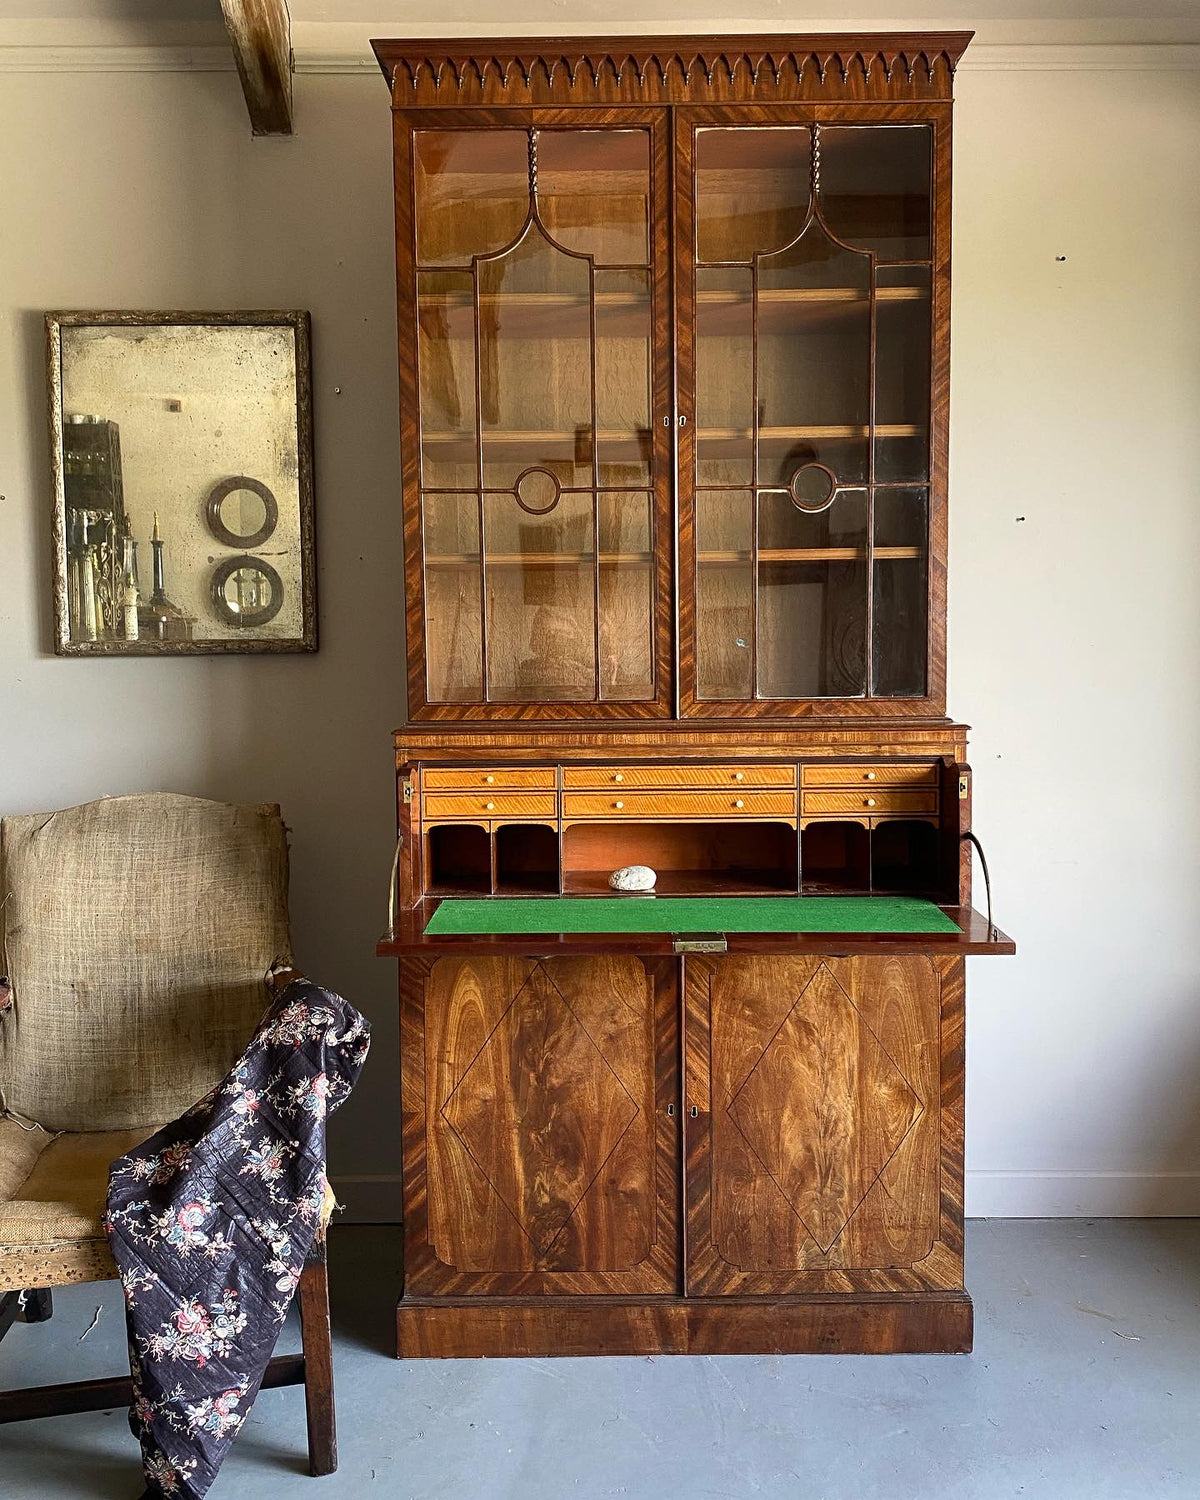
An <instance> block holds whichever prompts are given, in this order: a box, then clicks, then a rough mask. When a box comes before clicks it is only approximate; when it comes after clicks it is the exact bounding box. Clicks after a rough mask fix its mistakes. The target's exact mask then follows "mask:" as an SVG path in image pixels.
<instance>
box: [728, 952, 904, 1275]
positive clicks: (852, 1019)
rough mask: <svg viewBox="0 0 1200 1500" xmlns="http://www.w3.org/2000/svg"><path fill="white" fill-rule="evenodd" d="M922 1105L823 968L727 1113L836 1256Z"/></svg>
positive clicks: (796, 1209)
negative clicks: (838, 1245)
mask: <svg viewBox="0 0 1200 1500" xmlns="http://www.w3.org/2000/svg"><path fill="white" fill-rule="evenodd" d="M921 1110H922V1104H921V1101H920V1100H919V1099H918V1098H917V1096H916V1094H915V1093H914V1092H913V1090H912V1089H911V1088H910V1086H909V1084H908V1083H907V1081H906V1080H905V1078H904V1077H903V1075H902V1074H901V1073H900V1071H899V1069H898V1068H897V1067H896V1065H895V1063H893V1062H892V1060H891V1058H890V1057H889V1056H888V1055H887V1053H886V1052H885V1051H884V1050H883V1048H882V1047H881V1046H880V1044H879V1041H878V1039H877V1038H876V1036H875V1033H874V1032H873V1031H872V1030H871V1028H870V1027H869V1026H868V1025H867V1023H866V1021H864V1020H863V1018H862V1016H861V1014H860V1013H859V1011H858V1010H857V1009H856V1007H855V1006H854V1005H853V1003H852V1002H851V1000H850V998H849V996H848V995H847V994H846V992H845V990H843V989H842V987H841V985H839V984H838V982H837V980H836V979H835V978H834V977H833V975H832V974H831V973H830V971H829V969H828V968H826V967H825V966H824V965H822V966H821V967H820V968H819V969H818V970H817V972H816V973H815V974H814V975H813V977H812V979H811V981H810V982H809V984H808V985H807V986H806V988H805V989H804V991H803V993H802V994H801V995H800V996H799V998H798V999H797V1000H796V1003H795V1004H794V1005H793V1006H792V1008H791V1010H790V1011H789V1012H788V1014H787V1017H786V1019H785V1020H784V1022H783V1024H782V1025H781V1026H780V1028H779V1030H778V1031H777V1032H776V1033H775V1035H774V1037H773V1038H772V1039H771V1041H770V1042H769V1043H768V1045H767V1047H766V1048H765V1050H764V1051H763V1054H762V1056H761V1057H760V1058H759V1060H758V1062H757V1063H756V1064H755V1065H754V1067H753V1069H752V1070H751V1072H750V1074H749V1076H748V1077H747V1078H746V1081H745V1082H744V1083H743V1084H742V1086H741V1088H740V1089H739V1090H738V1092H737V1093H736V1095H735V1096H734V1097H733V1099H732V1100H731V1101H730V1103H729V1106H728V1113H729V1116H730V1118H731V1119H732V1120H733V1121H734V1123H735V1124H736V1126H737V1128H738V1129H739V1130H740V1131H741V1133H742V1135H743V1136H744V1137H745V1138H746V1140H747V1141H748V1142H749V1144H750V1146H751V1147H752V1148H753V1150H754V1151H755V1153H756V1154H757V1155H758V1157H759V1159H760V1160H761V1161H762V1163H763V1165H764V1166H765V1167H766V1169H767V1171H768V1172H769V1173H770V1174H771V1177H772V1179H773V1180H774V1182H775V1183H776V1185H777V1186H778V1188H779V1189H780V1191H781V1192H782V1193H783V1195H784V1197H785V1198H786V1199H787V1201H788V1203H789V1204H791V1206H792V1209H793V1211H794V1212H795V1213H796V1215H797V1216H798V1217H799V1219H800V1220H801V1222H802V1223H803V1225H804V1227H805V1229H806V1230H807V1231H808V1233H809V1234H810V1235H812V1237H813V1239H814V1240H816V1242H817V1244H818V1245H819V1246H820V1248H821V1250H822V1252H823V1253H828V1251H829V1250H830V1248H831V1247H832V1245H833V1244H834V1242H835V1241H836V1240H837V1238H838V1236H839V1235H840V1234H841V1233H842V1231H843V1230H844V1229H845V1227H846V1225H847V1224H848V1223H849V1222H850V1220H851V1219H852V1218H853V1217H854V1214H855V1211H856V1210H857V1208H858V1206H859V1204H860V1203H861V1202H862V1200H863V1199H864V1197H865V1196H866V1194H867V1193H868V1192H869V1191H870V1188H871V1186H872V1184H873V1183H874V1181H875V1179H876V1178H877V1177H878V1176H879V1174H880V1172H882V1170H883V1168H884V1167H885V1166H886V1165H887V1162H888V1160H889V1158H890V1157H891V1156H892V1154H893V1153H894V1152H895V1150H896V1148H897V1147H898V1146H899V1145H900V1143H901V1141H903V1139H904V1137H905V1136H906V1135H907V1134H908V1132H909V1130H910V1129H911V1128H912V1126H913V1124H914V1122H915V1121H916V1120H917V1119H918V1117H919V1116H920V1114H921Z"/></svg>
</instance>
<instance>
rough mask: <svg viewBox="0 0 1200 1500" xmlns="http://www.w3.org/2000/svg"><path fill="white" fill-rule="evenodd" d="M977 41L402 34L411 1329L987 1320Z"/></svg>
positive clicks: (644, 1347) (490, 1346)
mask: <svg viewBox="0 0 1200 1500" xmlns="http://www.w3.org/2000/svg"><path fill="white" fill-rule="evenodd" d="M968 40H969V36H968V34H965V33H946V34H937V35H910V34H904V35H885V36H852V37H846V36H779V37H768V36H760V37H742V38H710V37H700V38H696V37H652V38H647V37H639V38H621V39H593V38H588V39H581V38H577V39H572V40H561V39H560V40H554V41H548V42H532V41H531V42H513V41H494V40H493V41H477V42H461V43H450V42H446V41H437V42H434V41H417V42H406V41H388V42H378V43H376V44H375V50H376V52H377V54H378V57H379V60H380V63H381V64H382V66H383V70H384V73H385V75H386V77H387V79H388V82H389V84H390V86H391V90H392V107H393V118H394V125H395V182H396V254H397V261H398V271H399V281H398V285H399V347H400V437H401V455H402V465H403V522H404V537H405V604H406V619H407V634H408V715H409V723H408V726H407V727H406V728H404V729H402V730H400V731H399V732H398V733H397V735H396V764H397V773H398V776H397V785H398V810H399V843H398V847H397V861H396V868H395V877H394V880H393V890H392V895H391V902H390V908H389V929H388V931H387V932H386V933H385V935H384V937H383V938H382V939H381V941H380V944H379V952H380V953H381V954H384V955H390V956H395V957H397V958H398V959H399V966H400V986H401V1006H402V1028H401V1048H402V1059H401V1098H400V1106H401V1114H402V1119H403V1153H404V1203H405V1283H404V1295H403V1298H402V1300H401V1302H400V1305H399V1310H398V1350H399V1353H400V1354H401V1355H404V1356H422V1355H505V1354H539V1355H541V1354H586V1353H606V1354H608V1353H634V1352H637V1353H655V1352H672V1351H693V1352H700V1351H703V1352H710V1353H715V1352H722V1351H727V1352H731V1353H735V1352H753V1351H763V1352H768V1351H783V1352H813V1351H822V1350H832V1351H843V1352H847V1351H867V1352H887V1351H893V1350H895V1351H910V1352H913V1351H938V1350H945V1351H961V1350H967V1349H969V1348H970V1346H971V1303H970V1299H969V1297H968V1296H967V1293H966V1291H965V1289H964V1286H963V1220H962V1185H963V1040H964V1029H963V1027H964V1017H963V969H964V959H965V958H966V956H967V955H969V954H983V953H991V954H1000V953H1011V952H1013V944H1012V942H1011V941H1010V940H1009V939H1008V938H1006V937H1005V936H1004V935H1003V934H1002V933H1000V932H999V931H998V930H997V929H996V928H995V927H994V926H993V925H992V923H991V919H990V913H989V915H988V917H987V918H984V917H983V916H981V915H980V914H978V913H977V912H975V911H974V910H973V909H972V907H971V892H970V879H971V848H970V838H971V835H970V810H971V775H970V771H969V769H968V768H967V766H966V764H965V763H964V762H965V755H966V730H965V727H964V726H963V725H961V724H955V723H953V722H952V721H951V720H949V719H948V718H947V717H946V713H945V640H946V451H947V428H948V390H949V367H948V360H949V349H950V338H949V328H950V121H951V94H952V83H953V77H954V69H955V64H956V63H957V61H958V58H959V56H960V55H961V53H962V51H963V49H964V47H965V46H966V44H967V42H968ZM633 863H642V864H648V865H650V866H652V867H653V868H654V869H655V870H656V871H657V872H658V884H657V889H656V893H655V894H654V895H622V896H612V895H611V893H609V894H608V895H607V896H606V892H607V891H608V887H607V880H608V875H609V873H610V872H611V871H612V870H613V869H614V868H616V867H618V866H621V865H627V864H633Z"/></svg>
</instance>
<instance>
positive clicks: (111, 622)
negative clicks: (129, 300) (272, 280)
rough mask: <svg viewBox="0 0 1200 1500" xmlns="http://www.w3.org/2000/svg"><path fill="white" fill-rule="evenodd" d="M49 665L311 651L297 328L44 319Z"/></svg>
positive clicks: (306, 370) (269, 320) (298, 321)
mask: <svg viewBox="0 0 1200 1500" xmlns="http://www.w3.org/2000/svg"><path fill="white" fill-rule="evenodd" d="M46 352H47V364H48V377H49V409H50V453H51V467H52V472H53V479H54V649H55V651H56V653H57V654H58V655H60V656H96V655H99V656H160V655H209V654H222V653H230V652H236V653H246V652H258V651H271V652H277V651H315V650H316V649H317V587H316V554H315V537H314V522H313V464H312V366H311V353H310V341H309V316H308V313H307V312H216V313H212V312H54V313H48V314H47V315H46Z"/></svg>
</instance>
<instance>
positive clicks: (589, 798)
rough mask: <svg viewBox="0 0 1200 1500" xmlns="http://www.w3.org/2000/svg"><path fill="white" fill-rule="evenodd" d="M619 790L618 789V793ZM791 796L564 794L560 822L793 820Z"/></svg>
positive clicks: (780, 794)
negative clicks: (610, 819)
mask: <svg viewBox="0 0 1200 1500" xmlns="http://www.w3.org/2000/svg"><path fill="white" fill-rule="evenodd" d="M618 790H620V789H618ZM795 816H796V794H795V792H733V791H728V792H665V791H664V792H630V793H623V794H622V795H620V796H618V795H616V794H615V793H613V792H564V793H563V817H564V818H764V817H774V818H794V817H795Z"/></svg>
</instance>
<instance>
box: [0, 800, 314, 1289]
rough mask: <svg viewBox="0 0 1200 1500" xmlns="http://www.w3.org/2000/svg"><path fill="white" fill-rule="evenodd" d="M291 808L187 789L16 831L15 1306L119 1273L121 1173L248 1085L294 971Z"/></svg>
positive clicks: (8, 876)
mask: <svg viewBox="0 0 1200 1500" xmlns="http://www.w3.org/2000/svg"><path fill="white" fill-rule="evenodd" d="M287 879H288V873H287V840H286V835H285V831H284V828H283V823H282V820H281V819H280V816H279V809H278V808H277V807H233V806H229V805H227V804H225V803H220V802H209V801H205V800H203V799H200V798H196V797H183V796H178V795H175V794H173V793H155V794H152V795H147V796H135V797H112V798H105V799H103V800H102V801H99V802H90V803H86V804H84V805H83V806H82V807H73V808H68V809H66V810H64V811H62V812H58V813H49V814H39V815H35V816H32V817H14V818H5V819H4V820H3V821H2V822H0V903H3V905H2V907H0V920H2V922H3V938H4V964H3V967H4V968H6V969H7V971H8V974H9V976H10V979H11V982H12V988H13V1007H12V1010H11V1012H10V1013H8V1014H7V1015H5V1016H3V1017H0V1107H2V1108H3V1115H2V1116H0V1292H3V1291H7V1290H13V1289H16V1288H24V1287H31V1286H37V1287H47V1286H61V1285H64V1284H66V1283H68V1282H72V1281H92V1280H98V1279H103V1278H105V1277H109V1276H113V1275H115V1274H116V1269H115V1267H114V1265H113V1262H112V1258H111V1256H110V1255H109V1252H108V1245H107V1242H106V1240H105V1238H104V1231H103V1224H102V1219H103V1213H104V1201H105V1196H106V1193H107V1188H108V1168H109V1164H110V1163H111V1162H112V1161H113V1160H114V1159H115V1158H116V1157H118V1156H121V1155H123V1154H124V1153H125V1152H126V1151H128V1150H130V1149H131V1148H132V1147H134V1146H136V1145H138V1144H139V1143H140V1142H142V1141H143V1140H145V1139H146V1137H147V1136H148V1135H150V1134H151V1133H152V1132H153V1131H154V1130H156V1129H158V1127H159V1126H160V1125H162V1124H164V1123H165V1122H167V1121H168V1120H172V1119H174V1118H175V1117H176V1116H178V1115H179V1114H181V1113H182V1112H183V1111H184V1110H185V1109H187V1108H189V1107H190V1106H191V1105H192V1104H194V1103H195V1102H196V1101H197V1100H198V1099H200V1098H202V1097H203V1096H204V1095H205V1094H206V1093H207V1092H208V1091H209V1089H211V1088H212V1087H213V1086H214V1085H215V1084H217V1083H219V1082H220V1080H221V1079H222V1078H223V1077H224V1076H225V1074H226V1073H227V1072H228V1070H229V1068H230V1066H231V1064H232V1063H233V1061H234V1059H235V1058H236V1057H237V1056H238V1054H239V1053H240V1052H241V1050H242V1049H243V1047H244V1046H245V1045H246V1043H247V1041H248V1040H249V1038H250V1036H251V1034H252V1032H253V1030H254V1027H255V1025H256V1024H257V1023H258V1021H259V1019H260V1018H261V1016H262V1014H263V1011H264V1010H265V1009H266V1006H267V1004H268V1003H269V1000H270V994H269V991H268V988H267V975H268V972H269V970H270V969H271V967H272V965H273V964H274V963H276V962H277V961H282V962H288V961H290V942H289V938H288V914H287Z"/></svg>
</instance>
